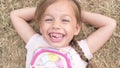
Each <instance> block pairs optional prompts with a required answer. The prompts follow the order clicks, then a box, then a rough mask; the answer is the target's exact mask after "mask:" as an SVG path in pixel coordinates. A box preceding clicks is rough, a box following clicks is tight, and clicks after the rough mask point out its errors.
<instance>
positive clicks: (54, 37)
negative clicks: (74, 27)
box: [49, 32, 65, 42]
mask: <svg viewBox="0 0 120 68" xmlns="http://www.w3.org/2000/svg"><path fill="white" fill-rule="evenodd" d="M64 36H65V35H64V34H62V33H56V32H52V33H49V37H50V39H51V41H53V42H60V41H62V40H63V38H64Z"/></svg>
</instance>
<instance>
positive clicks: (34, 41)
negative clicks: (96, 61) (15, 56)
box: [26, 34, 93, 68]
mask: <svg viewBox="0 0 120 68" xmlns="http://www.w3.org/2000/svg"><path fill="white" fill-rule="evenodd" d="M78 44H79V45H80V47H81V48H82V50H83V52H84V53H85V56H86V57H87V58H88V59H91V58H92V57H93V56H92V54H91V52H90V50H89V48H88V45H87V42H86V40H81V41H78ZM48 47H50V46H49V44H48V43H47V42H46V41H45V40H44V38H43V37H42V36H41V35H39V34H34V35H33V36H32V37H31V38H30V40H29V41H28V43H27V44H26V49H27V56H26V68H31V61H32V58H33V56H34V53H35V52H36V50H38V49H40V48H48ZM59 51H60V52H62V53H66V54H68V57H70V62H71V66H72V68H86V65H87V63H86V62H85V61H83V60H82V59H81V58H80V57H79V54H78V53H77V52H76V51H75V50H74V49H73V48H72V47H70V46H68V47H64V48H61V49H60V50H59Z"/></svg>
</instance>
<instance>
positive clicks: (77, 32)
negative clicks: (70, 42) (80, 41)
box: [74, 24, 81, 35]
mask: <svg viewBox="0 0 120 68" xmlns="http://www.w3.org/2000/svg"><path fill="white" fill-rule="evenodd" d="M80 30H81V27H80V25H79V24H76V29H75V33H74V35H78V34H79V32H80Z"/></svg>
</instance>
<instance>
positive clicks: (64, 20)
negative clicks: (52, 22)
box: [62, 19, 70, 22]
mask: <svg viewBox="0 0 120 68" xmlns="http://www.w3.org/2000/svg"><path fill="white" fill-rule="evenodd" d="M62 21H63V22H70V20H67V19H63V20H62Z"/></svg>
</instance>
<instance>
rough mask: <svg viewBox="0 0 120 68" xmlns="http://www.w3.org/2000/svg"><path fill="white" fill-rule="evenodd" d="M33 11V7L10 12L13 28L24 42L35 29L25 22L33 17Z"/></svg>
mask: <svg viewBox="0 0 120 68" xmlns="http://www.w3.org/2000/svg"><path fill="white" fill-rule="evenodd" d="M34 13H35V8H24V9H18V10H14V11H12V12H11V13H10V18H11V21H12V24H13V26H14V28H15V30H16V31H17V33H18V34H19V35H20V36H21V38H22V39H23V40H24V41H25V42H27V41H28V40H29V39H30V37H31V36H32V35H33V34H35V31H34V30H33V29H32V27H31V26H30V25H29V23H28V22H27V21H30V20H32V19H33V17H34Z"/></svg>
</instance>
